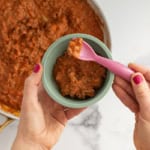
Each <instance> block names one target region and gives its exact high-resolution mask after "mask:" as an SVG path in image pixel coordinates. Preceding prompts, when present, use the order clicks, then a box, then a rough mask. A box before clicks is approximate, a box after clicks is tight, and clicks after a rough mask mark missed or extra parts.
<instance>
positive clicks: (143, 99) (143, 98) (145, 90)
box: [131, 73, 150, 110]
mask: <svg viewBox="0 0 150 150" xmlns="http://www.w3.org/2000/svg"><path fill="white" fill-rule="evenodd" d="M131 83H132V86H133V90H134V93H135V96H136V99H137V101H138V103H139V105H140V108H141V109H143V110H145V109H146V108H148V107H149V106H150V89H149V86H148V83H147V82H146V80H145V78H144V76H143V75H142V74H141V73H135V74H133V75H132V78H131Z"/></svg>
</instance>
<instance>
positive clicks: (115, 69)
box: [79, 41, 134, 81]
mask: <svg viewBox="0 0 150 150" xmlns="http://www.w3.org/2000/svg"><path fill="white" fill-rule="evenodd" d="M79 59H81V60H85V61H95V62H97V63H99V64H101V65H102V66H104V67H105V68H107V69H108V70H110V71H111V72H112V73H114V74H116V75H118V76H120V77H122V78H123V79H125V80H127V81H130V78H131V75H132V74H133V73H134V71H133V70H131V69H130V68H128V67H127V66H125V65H123V64H121V63H119V62H117V61H113V60H111V59H107V58H104V57H102V56H99V55H97V54H96V53H95V52H94V50H93V49H92V47H91V46H90V45H89V44H88V43H86V42H85V41H83V44H82V48H81V50H80V55H79Z"/></svg>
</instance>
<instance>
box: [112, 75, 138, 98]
mask: <svg viewBox="0 0 150 150" xmlns="http://www.w3.org/2000/svg"><path fill="white" fill-rule="evenodd" d="M114 83H115V84H117V85H118V86H119V87H121V88H122V89H123V90H125V91H126V92H127V93H128V94H129V95H130V96H132V97H133V98H135V94H134V92H133V89H132V86H131V83H129V82H127V81H125V80H124V79H122V78H120V77H118V76H116V77H115V80H114Z"/></svg>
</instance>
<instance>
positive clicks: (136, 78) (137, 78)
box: [133, 75, 143, 84]
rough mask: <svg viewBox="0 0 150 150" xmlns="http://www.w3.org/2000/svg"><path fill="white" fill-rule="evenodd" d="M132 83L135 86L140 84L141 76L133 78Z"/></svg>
mask: <svg viewBox="0 0 150 150" xmlns="http://www.w3.org/2000/svg"><path fill="white" fill-rule="evenodd" d="M133 81H134V83H135V84H140V83H141V82H142V81H143V78H142V76H141V75H136V76H135V77H133Z"/></svg>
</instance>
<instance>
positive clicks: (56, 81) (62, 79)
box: [42, 33, 114, 108]
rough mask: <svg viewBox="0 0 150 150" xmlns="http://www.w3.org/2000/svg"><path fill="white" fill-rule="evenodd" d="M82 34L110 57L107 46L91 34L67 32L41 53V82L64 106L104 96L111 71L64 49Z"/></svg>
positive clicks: (110, 81)
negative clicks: (42, 54) (72, 54)
mask: <svg viewBox="0 0 150 150" xmlns="http://www.w3.org/2000/svg"><path fill="white" fill-rule="evenodd" d="M74 38H75V39H77V38H82V39H84V40H85V41H86V42H87V43H89V44H90V45H91V46H92V47H93V49H94V50H95V52H96V53H97V54H99V55H101V56H103V57H107V58H110V59H111V52H110V50H109V49H108V48H107V47H106V46H105V45H104V44H103V42H101V41H100V40H99V39H97V38H96V37H94V36H91V35H88V34H80V33H79V34H69V35H66V36H64V37H61V38H60V39H58V40H57V41H55V42H54V43H53V44H52V45H51V46H50V47H49V48H48V50H47V52H46V53H45V55H44V57H43V61H42V62H43V67H44V69H43V85H44V88H45V90H46V92H47V93H48V95H49V96H50V97H52V99H53V100H54V101H56V102H58V103H60V104H62V105H64V106H65V107H71V108H82V107H87V106H90V105H92V104H94V103H96V102H98V101H99V100H101V99H102V98H103V96H104V95H105V94H106V93H107V92H108V90H109V88H110V87H111V84H112V82H113V78H114V75H113V74H112V73H111V72H110V71H109V70H107V69H106V68H104V67H103V66H101V65H99V64H97V63H95V62H91V61H89V62H88V61H82V60H79V59H77V58H74V57H73V56H70V55H69V54H68V52H67V48H68V45H69V42H70V41H71V40H72V39H74Z"/></svg>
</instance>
